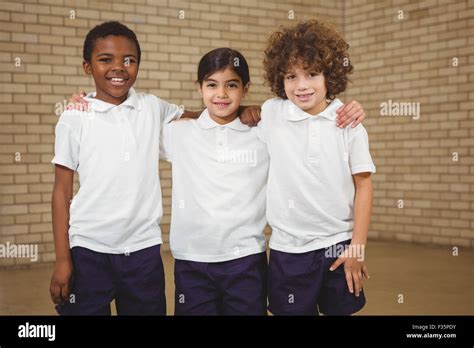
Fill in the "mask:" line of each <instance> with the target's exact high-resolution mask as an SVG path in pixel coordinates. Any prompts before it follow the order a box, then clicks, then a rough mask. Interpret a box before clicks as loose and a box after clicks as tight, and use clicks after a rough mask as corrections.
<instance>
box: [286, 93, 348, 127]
mask: <svg viewBox="0 0 474 348" xmlns="http://www.w3.org/2000/svg"><path fill="white" fill-rule="evenodd" d="M287 102H288V105H289V106H288V112H287V113H286V118H287V120H288V121H303V120H306V119H308V118H310V117H313V115H311V114H308V113H307V112H305V111H303V110H301V109H300V108H299V107H298V106H296V105H295V104H294V103H293V102H291V101H290V100H287ZM341 105H343V103H342V102H341V101H340V100H339V99H338V98H336V99H334V100H333V101H331V103H329V105H328V106H327V107H326V109H324V110H323V111H322V112H320V113H319V114H317V115H315V116H320V117H324V118H327V119H328V120H330V121H334V120H335V119H336V117H337V114H336V110H337V109H338V108H339V107H340V106H341Z"/></svg>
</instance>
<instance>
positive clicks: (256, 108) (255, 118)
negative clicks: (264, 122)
mask: <svg viewBox="0 0 474 348" xmlns="http://www.w3.org/2000/svg"><path fill="white" fill-rule="evenodd" d="M239 118H240V122H242V123H243V124H246V125H247V126H249V127H255V126H256V125H257V124H258V122H260V105H248V106H241V111H240V115H239Z"/></svg>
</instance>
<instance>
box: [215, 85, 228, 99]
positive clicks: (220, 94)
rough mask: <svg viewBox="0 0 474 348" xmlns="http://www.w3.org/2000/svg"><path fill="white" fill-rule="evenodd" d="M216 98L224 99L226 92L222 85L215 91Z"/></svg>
mask: <svg viewBox="0 0 474 348" xmlns="http://www.w3.org/2000/svg"><path fill="white" fill-rule="evenodd" d="M217 98H220V99H225V98H227V92H226V90H225V88H224V87H221V88H219V90H218V91H217Z"/></svg>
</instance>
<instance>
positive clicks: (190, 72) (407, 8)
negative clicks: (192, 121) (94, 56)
mask: <svg viewBox="0 0 474 348" xmlns="http://www.w3.org/2000/svg"><path fill="white" fill-rule="evenodd" d="M395 3H397V5H394V4H395ZM398 3H400V2H398V1H393V2H392V1H385V2H379V1H370V2H362V3H361V2H360V1H346V2H342V1H335V2H327V1H312V0H293V1H261V0H258V1H257V0H252V1H250V0H247V1H238V2H236V1H233V0H214V1H212V0H208V1H192V2H191V1H156V0H153V1H151V0H148V1H147V0H127V1H120V2H117V1H115V2H113V3H112V1H105V0H104V1H92V0H89V1H84V0H82V1H67V0H38V1H35V2H21V1H17V2H5V1H1V2H0V63H1V64H0V91H1V97H0V104H1V105H0V183H1V212H0V227H1V232H0V244H5V243H7V242H9V243H16V244H38V246H39V254H40V256H39V262H49V261H53V260H54V247H53V243H52V231H51V211H50V204H51V203H50V202H51V191H52V185H53V180H54V175H53V166H52V165H51V164H50V163H49V162H50V160H51V158H52V153H53V147H54V126H55V124H56V122H57V116H56V115H55V113H54V112H55V109H56V107H57V106H56V105H55V104H56V103H58V102H59V103H62V102H63V100H64V98H65V97H66V96H68V95H70V94H71V93H73V92H75V91H78V90H86V91H91V90H92V89H93V84H92V83H91V82H92V80H91V79H90V78H88V77H86V76H85V75H84V73H83V72H82V67H81V63H82V59H81V57H82V44H83V39H84V37H85V35H86V33H87V31H88V30H89V29H90V28H91V27H93V26H94V25H96V24H98V23H100V22H102V21H105V20H119V21H122V22H123V23H125V24H126V25H128V26H130V27H131V28H132V29H133V30H135V32H136V33H137V36H138V38H139V40H140V44H141V47H142V51H143V55H142V64H141V66H140V74H139V77H138V80H137V84H136V88H137V89H139V90H142V91H147V92H150V93H154V94H156V95H158V96H160V97H162V98H164V99H166V100H168V101H170V102H174V103H177V104H182V105H184V106H185V107H186V108H189V109H199V108H200V107H201V101H200V100H199V97H198V94H197V93H196V92H195V86H194V83H193V81H194V80H195V78H196V74H195V71H196V68H197V62H198V61H199V58H200V57H201V56H202V55H203V54H204V53H206V52H207V51H209V50H211V49H212V48H216V47H222V46H231V47H233V48H235V49H238V50H240V51H242V53H243V54H244V55H245V56H246V58H247V59H248V61H249V64H250V67H251V78H252V82H253V86H252V89H251V93H250V95H249V97H248V98H247V100H246V103H248V104H251V103H261V102H262V101H264V100H265V99H267V98H268V97H270V96H271V95H270V93H269V90H268V88H266V87H264V86H263V85H262V59H263V48H264V45H265V40H266V37H267V36H268V34H269V33H270V32H271V31H272V30H273V29H274V28H275V27H276V26H277V25H279V24H290V23H294V20H292V19H290V18H293V17H292V16H294V19H296V20H298V19H302V18H315V17H320V18H323V19H329V20H330V21H331V22H333V23H334V24H335V25H336V26H337V27H338V28H340V29H341V31H343V33H344V36H345V37H346V39H347V40H348V41H349V43H350V44H351V47H352V48H351V59H352V62H353V64H354V65H355V68H356V70H355V74H354V76H353V80H354V83H353V85H352V86H351V88H350V89H349V92H348V93H347V96H350V97H351V98H353V99H356V100H358V101H360V102H361V103H362V104H363V105H364V107H365V109H366V110H367V114H368V115H369V117H368V119H367V121H366V122H365V124H366V125H367V128H368V131H369V135H370V140H371V146H372V151H373V155H374V159H375V161H376V164H377V166H378V174H377V175H376V176H375V177H374V181H375V190H376V191H375V196H376V199H375V207H374V216H373V223H372V227H371V231H370V236H371V237H372V238H374V239H375V238H380V239H397V240H403V241H413V242H426V243H436V244H449V245H451V244H452V245H458V246H466V247H472V246H473V240H474V237H473V235H472V232H471V231H472V228H473V227H474V226H473V219H472V217H470V214H469V213H470V212H471V211H472V210H473V209H472V208H473V206H472V188H473V180H472V177H473V176H472V174H473V167H472V155H473V146H472V145H473V143H472V139H471V138H472V135H473V130H472V128H473V127H472V126H473V123H472V122H473V121H472V112H471V111H470V110H469V107H472V106H473V102H472V100H473V91H472V87H470V86H468V84H470V85H471V86H472V82H473V81H472V80H473V73H472V68H469V65H471V66H472V64H473V62H474V59H473V55H472V53H473V52H472V46H473V45H472V43H473V39H472V37H474V35H473V34H474V33H473V30H472V28H473V19H472V17H473V8H472V5H470V6H471V7H470V8H468V2H467V1H459V2H454V3H449V4H448V3H445V2H439V3H438V2H436V1H428V2H424V3H422V4H421V5H413V4H411V2H410V3H409V2H405V3H402V4H401V5H400V4H398ZM399 10H403V11H404V19H403V20H399V19H398V17H397V15H398V12H397V11H399ZM180 11H184V12H180ZM291 11H292V12H291ZM183 15H184V19H180V18H179V17H180V16H181V18H182V17H183ZM71 17H74V18H71ZM289 17H290V18H289ZM453 57H457V58H458V59H459V65H458V66H457V67H453V66H452V64H451V60H452V58H453ZM347 96H344V98H346V97H347ZM389 99H391V100H393V101H395V102H408V101H410V102H419V103H420V105H421V117H420V118H419V119H418V120H412V119H409V118H407V117H382V116H380V107H379V106H380V104H381V103H383V102H387V101H388V100H389ZM469 112H471V119H469ZM453 152H457V153H458V161H453V160H452V153H453ZM160 168H161V169H160V174H161V178H162V187H163V196H164V197H163V202H164V218H163V223H162V229H163V235H164V239H165V243H166V242H167V240H168V232H169V221H170V202H171V198H170V195H171V189H170V187H171V179H170V177H171V173H170V167H169V165H168V164H167V163H161V164H160ZM75 186H76V187H75V188H76V190H77V187H78V186H77V182H76V185H75ZM400 200H403V208H398V206H399V205H400V202H399V201H400ZM166 247H167V245H166V244H165V248H166ZM25 263H30V261H29V260H27V259H18V258H17V259H13V258H3V259H2V258H0V266H1V265H5V266H7V265H12V264H25Z"/></svg>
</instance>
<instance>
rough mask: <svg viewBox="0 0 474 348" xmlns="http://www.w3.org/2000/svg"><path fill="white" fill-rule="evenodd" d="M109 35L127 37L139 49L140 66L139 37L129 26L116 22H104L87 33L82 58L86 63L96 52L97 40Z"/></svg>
mask: <svg viewBox="0 0 474 348" xmlns="http://www.w3.org/2000/svg"><path fill="white" fill-rule="evenodd" d="M109 35H114V36H125V37H126V38H127V39H129V40H130V41H132V42H133V43H134V44H135V46H136V47H137V54H138V57H137V59H138V64H140V57H141V54H142V53H141V50H140V44H139V43H138V39H137V36H136V35H135V33H134V32H133V31H132V30H131V29H129V28H128V27H127V26H125V25H123V24H122V23H120V22H116V21H111V22H104V23H102V24H99V25H96V26H95V27H94V28H92V29H91V30H90V31H89V33H87V35H86V39H85V40H84V49H83V51H82V57H83V59H84V61H85V62H90V61H91V58H92V51H93V50H94V45H95V42H96V40H97V39H100V38H103V37H106V36H109Z"/></svg>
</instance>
